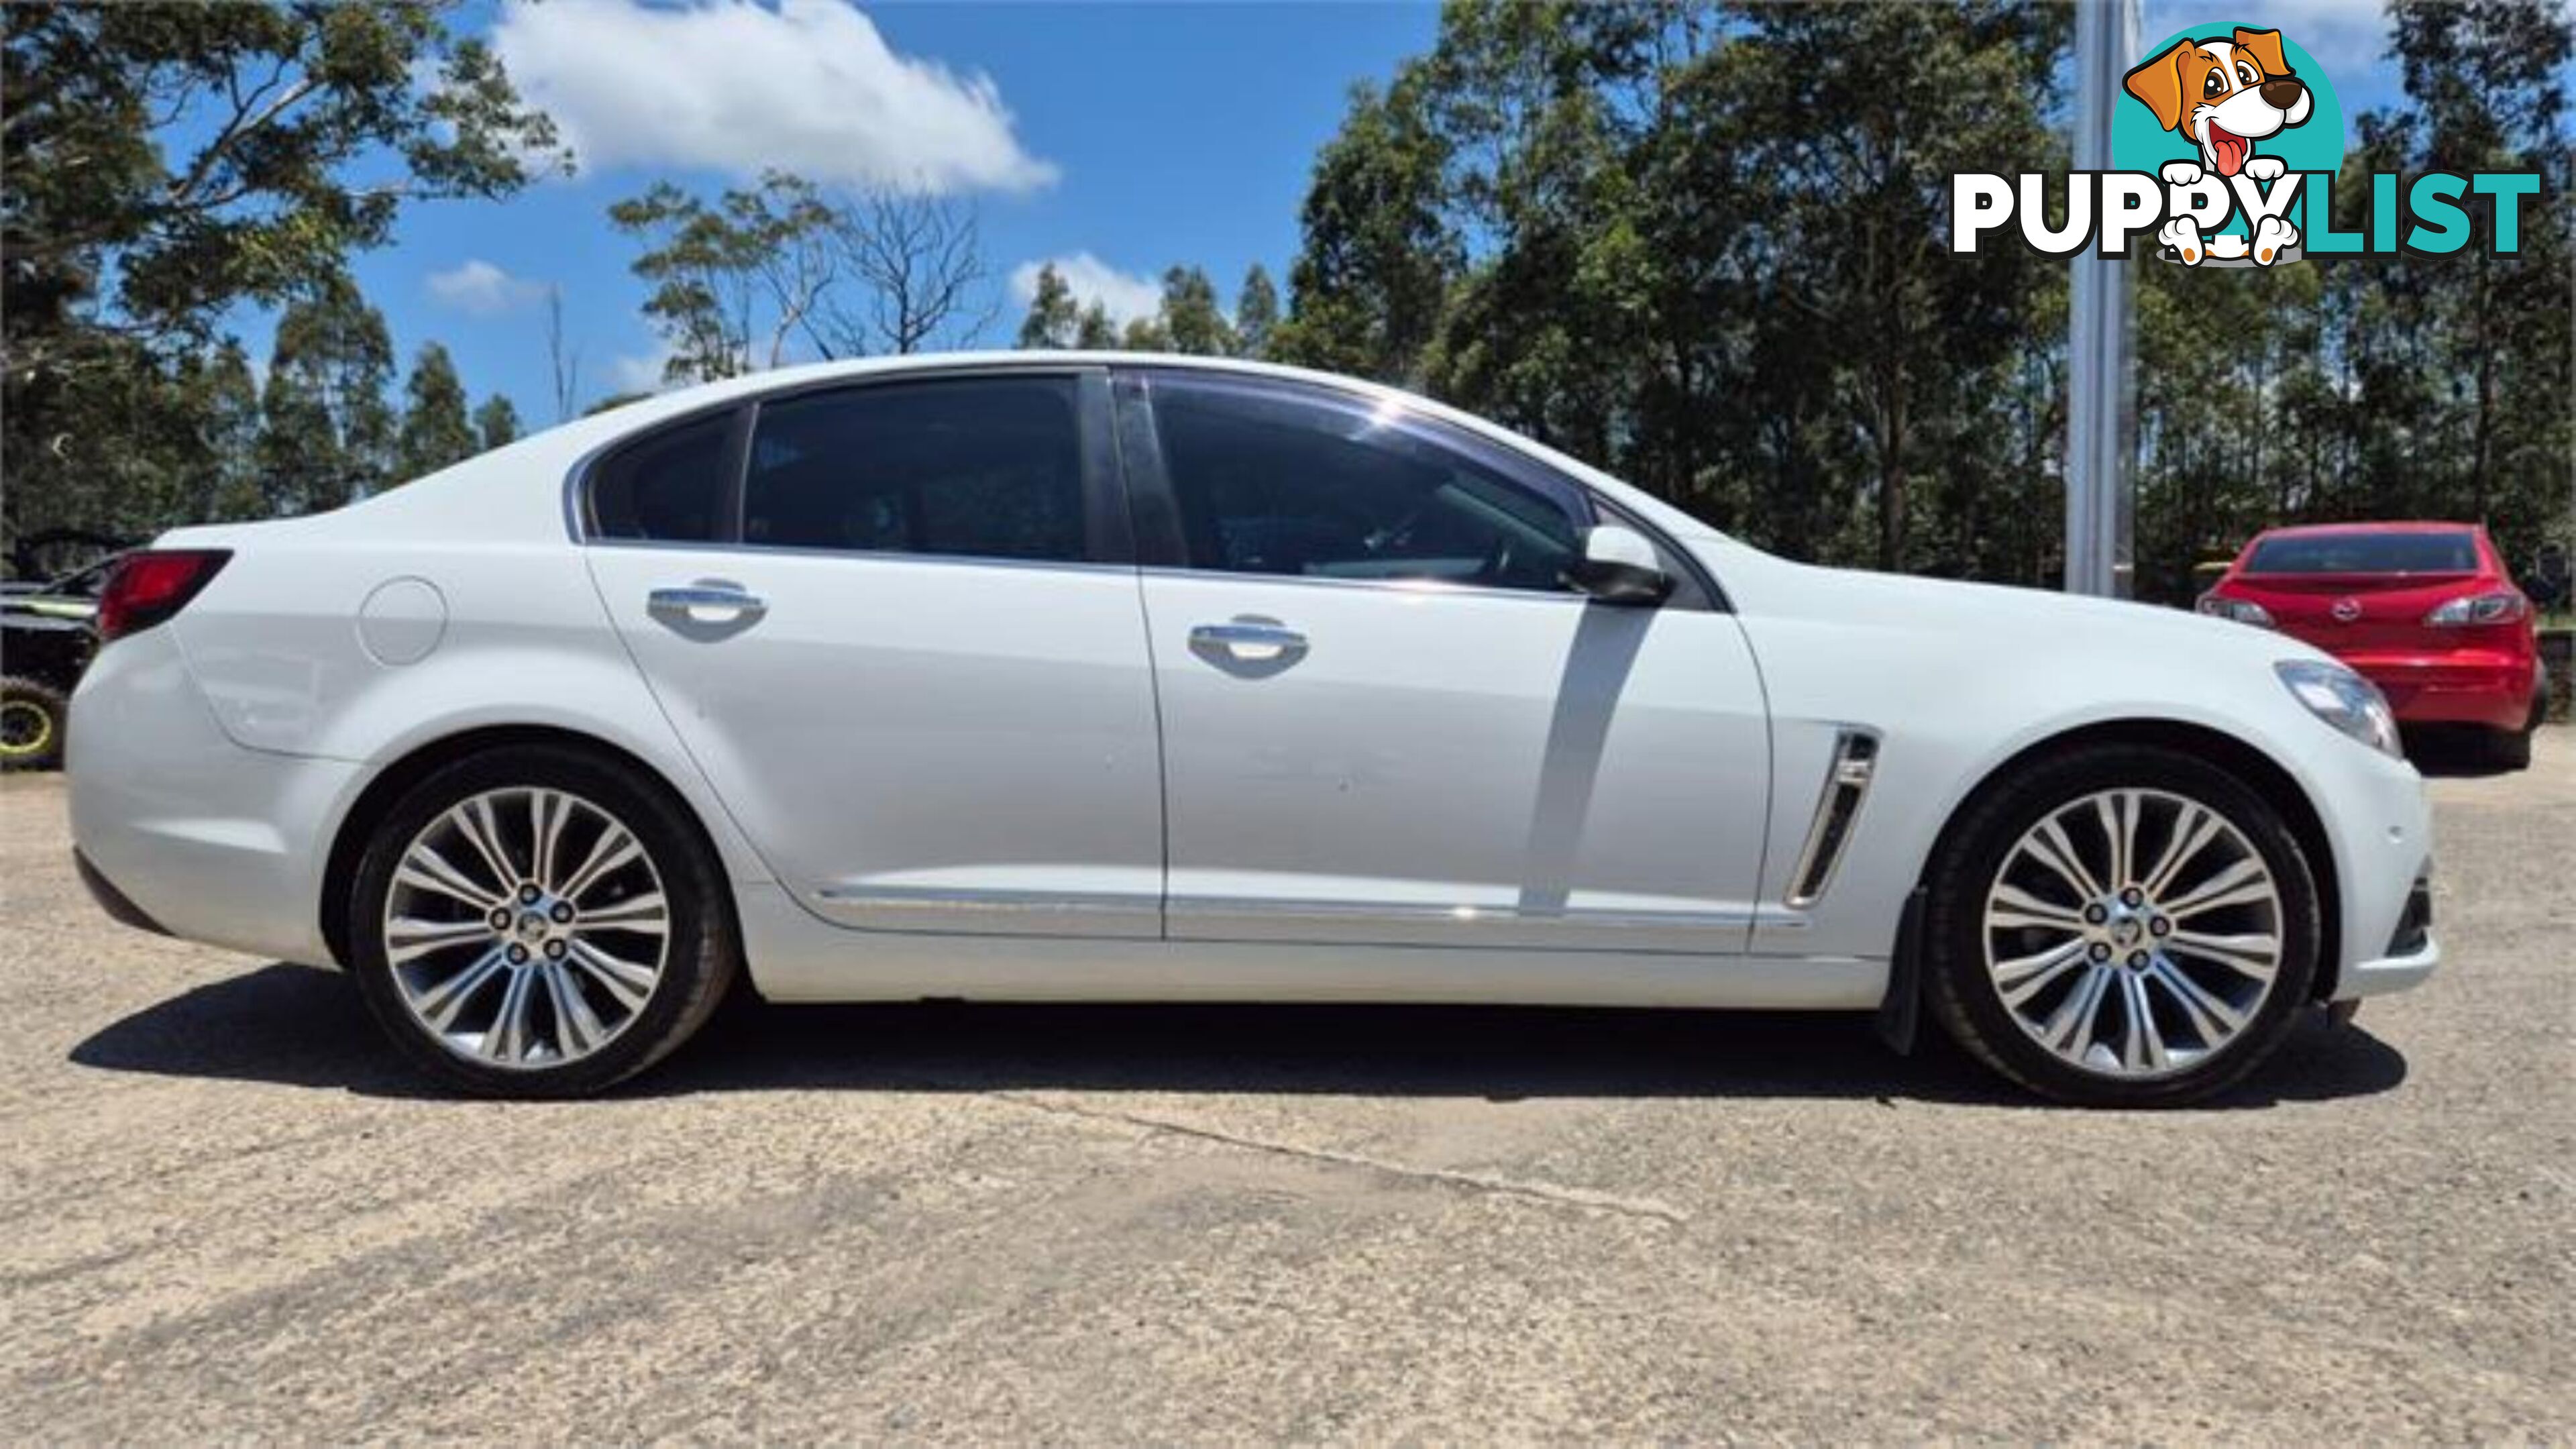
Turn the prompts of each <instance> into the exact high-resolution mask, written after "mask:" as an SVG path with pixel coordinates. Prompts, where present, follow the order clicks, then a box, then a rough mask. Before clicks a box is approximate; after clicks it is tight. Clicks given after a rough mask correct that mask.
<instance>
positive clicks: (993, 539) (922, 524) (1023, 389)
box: [742, 378, 1083, 559]
mask: <svg viewBox="0 0 2576 1449" xmlns="http://www.w3.org/2000/svg"><path fill="white" fill-rule="evenodd" d="M1075 408H1076V404H1075V389H1074V382H1073V380H1072V379H1071V378H961V379H957V380H953V381H946V382H926V383H902V384H888V385H882V386H876V387H864V388H852V389H849V390H847V391H842V392H827V393H815V394H811V395H809V396H805V397H796V398H788V399H786V400H784V401H781V402H774V403H764V404H762V406H761V409H760V421H759V424H758V426H757V427H756V428H755V430H754V432H753V435H752V444H751V472H750V475H749V476H748V477H747V478H746V479H745V480H744V485H743V520H742V536H743V541H744V542H745V543H750V544H768V545H771V546H775V547H781V548H839V549H867V550H873V551H878V552H887V553H931V554H962V555H966V556H969V557H978V558H1017V559H1079V558H1081V557H1083V530H1082V517H1083V508H1082V445H1081V437H1080V432H1079V428H1078V425H1077V423H1076V416H1077V414H1076V410H1075Z"/></svg>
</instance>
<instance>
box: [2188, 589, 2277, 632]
mask: <svg viewBox="0 0 2576 1449" xmlns="http://www.w3.org/2000/svg"><path fill="white" fill-rule="evenodd" d="M2200 612H2202V613H2204V614H2207V615H2208V616H2210V617H2211V618H2213V619H2233V620H2235V621H2236V622H2237V623H2239V624H2253V625H2256V626H2259V627H2261V628H2265V629H2269V628H2271V627H2272V611H2271V610H2269V609H2266V608H2264V607H2263V606H2262V605H2261V604H2258V603H2256V602H2254V601H2253V600H2252V599H2231V598H2229V597H2227V596H2226V595H2225V594H2203V595H2201V596H2200Z"/></svg>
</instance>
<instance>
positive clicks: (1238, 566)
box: [1153, 379, 1578, 590]
mask: <svg viewBox="0 0 2576 1449" xmlns="http://www.w3.org/2000/svg"><path fill="white" fill-rule="evenodd" d="M1153 397H1154V419H1155V425H1156V428H1157V429H1158V431H1159V433H1160V438H1161V442H1162V449H1163V464H1164V468H1165V470H1166V471H1167V472H1168V473H1169V475H1170V477H1171V481H1172V491H1173V494H1174V500H1175V502H1176V503H1177V504H1178V505H1179V508H1180V514H1181V529H1182V533H1183V535H1184V536H1185V538H1186V541H1187V543H1188V547H1189V555H1190V563H1191V566H1192V567H1194V568H1202V569H1219V570H1224V571H1226V572H1230V573H1248V574H1284V575H1290V576H1294V577H1300V578H1336V579H1437V580H1442V581H1446V582H1450V583H1459V584H1475V585H1480V586H1483V587H1487V588H1508V589H1543V590H1555V589H1559V588H1562V587H1563V585H1562V584H1561V583H1560V582H1559V575H1560V574H1561V573H1562V572H1563V571H1564V569H1565V566H1566V565H1567V563H1568V562H1570V561H1571V560H1572V558H1573V557H1574V555H1575V552H1576V547H1577V545H1576V531H1577V528H1578V525H1577V524H1576V522H1575V520H1574V519H1573V517H1571V516H1570V515H1569V513H1568V512H1567V510H1566V508H1565V507H1563V506H1561V505H1560V504H1559V503H1557V502H1556V501H1555V500H1553V499H1551V498H1549V497H1547V496H1546V495H1544V494H1542V493H1539V492H1535V491H1533V490H1531V489H1530V488H1527V487H1524V486H1522V485H1521V484H1519V483H1518V482H1515V481H1513V480H1512V479H1510V478H1507V477H1505V476H1504V475H1503V474H1501V473H1500V472H1498V471H1496V470H1495V469H1494V468H1491V467H1488V466H1486V465H1485V464H1484V463H1482V462H1480V461H1478V460H1477V459H1476V458H1475V457H1473V456H1471V455H1470V454H1468V453H1467V452H1465V451H1462V450H1461V449H1460V448H1459V447H1458V446H1456V445H1454V444H1452V443H1451V442H1450V441H1449V440H1448V439H1447V438H1446V437H1445V436H1444V435H1443V430H1440V429H1438V428H1437V427H1436V425H1432V424H1429V423H1426V422H1425V421H1423V420H1421V419H1417V418H1412V417H1408V416H1405V415H1403V414H1402V413H1400V412H1394V411H1391V410H1388V409H1385V408H1381V407H1378V406H1376V405H1374V404H1372V403H1370V402H1368V401H1366V400H1363V399H1357V398H1344V397H1339V396H1333V395H1328V394H1320V393H1305V392H1295V391H1288V390H1283V389H1278V388H1275V387H1265V386H1260V385H1251V386H1246V385H1243V384H1225V383H1211V382H1203V381H1197V380H1191V379H1175V380H1157V381H1156V382H1155V384H1154V392H1153Z"/></svg>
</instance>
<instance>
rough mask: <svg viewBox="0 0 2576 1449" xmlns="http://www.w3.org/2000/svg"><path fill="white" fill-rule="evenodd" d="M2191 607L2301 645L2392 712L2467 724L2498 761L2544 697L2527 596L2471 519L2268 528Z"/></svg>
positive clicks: (2525, 742) (2534, 719)
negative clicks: (2369, 686)
mask: <svg viewBox="0 0 2576 1449" xmlns="http://www.w3.org/2000/svg"><path fill="white" fill-rule="evenodd" d="M2200 612H2202V613H2204V614H2214V615H2217V616H2218V617H2220V618H2223V619H2234V620H2237V621H2238V622H2240V623H2246V624H2259V625H2261V626H2263V627H2264V628H2267V629H2278V630H2280V631H2281V632H2282V633H2284V634H2287V635H2289V636H2291V637H2292V638H2294V639H2300V640H2304V641H2306V642H2307V643H2310V644H2314V645H2316V646H2317V647H2318V648H2320V649H2323V650H2325V651H2326V652H2327V653H2329V654H2332V655H2334V656H2335V657H2337V658H2339V659H2341V660H2343V661H2344V662H2345V663H2346V664H2349V665H2351V666H2352V667H2353V668H2354V669H2356V670H2359V671H2360V672H2361V674H2362V675H2363V676H2364V677H2365V678H2367V679H2369V680H2370V682H2371V683H2373V684H2376V685H2378V686H2379V689H2380V692H2381V693H2383V694H2385V695H2387V696H2388V703H2389V705H2390V706H2391V707H2392V708H2394V709H2395V710H2396V712H2397V718H2398V719H2399V720H2400V721H2401V722H2403V723H2406V724H2417V725H2429V724H2441V725H2475V726H2480V727H2482V728H2484V729H2485V730H2487V731H2488V734H2487V735H2486V738H2487V740H2488V741H2489V742H2490V744H2491V747H2492V752H2493V754H2494V756H2495V757H2496V759H2497V760H2498V761H2499V762H2500V763H2503V764H2507V765H2527V764H2529V763H2530V762H2531V733H2532V731H2533V730H2535V729H2537V728H2538V727H2539V725H2540V715H2541V709H2542V700H2543V699H2544V698H2545V695H2544V693H2543V691H2542V689H2541V673H2540V648H2539V643H2538V641H2537V640H2536V639H2535V638H2534V636H2533V633H2532V617H2531V601H2530V600H2529V599H2526V598H2524V597H2523V595H2522V591H2521V590H2520V589H2517V588H2515V587H2514V585H2513V578H2512V576H2511V575H2510V574H2508V573H2506V572H2505V567H2504V561H2503V560H2502V559H2501V558H2499V557H2498V556H2497V554H2496V548H2495V543H2494V541H2493V540H2491V539H2489V538H2488V537H2487V531H2486V530H2485V529H2483V528H2480V527H2478V526H2476V525H2474V524H2466V523H2337V524H2319V525H2312V526H2309V527H2305V528H2275V529H2272V530H2271V531H2269V532H2267V533H2264V534H2261V535H2259V536H2257V537H2256V538H2255V540H2254V541H2253V542H2252V543H2249V544H2247V545H2246V546H2245V551H2244V552H2243V553H2241V554H2238V555H2237V557H2236V562H2235V563H2234V564H2232V565H2230V566H2229V567H2228V570H2227V572H2226V574H2225V575H2224V576H2222V577H2221V578H2220V579H2219V580H2218V582H2217V583H2216V584H2214V585H2212V586H2211V587H2210V590H2209V592H2208V593H2205V594H2203V595H2201V596H2200Z"/></svg>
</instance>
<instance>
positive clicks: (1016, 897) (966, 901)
mask: <svg viewBox="0 0 2576 1449" xmlns="http://www.w3.org/2000/svg"><path fill="white" fill-rule="evenodd" d="M814 896H815V898H816V899H817V900H822V901H828V902H830V903H831V904H833V905H836V906H856V907H860V908H862V909H865V908H873V907H890V908H900V909H903V910H924V909H927V910H937V911H958V912H973V911H1003V912H1020V911H1048V912H1055V911H1121V912H1128V913H1133V912H1136V911H1155V910H1160V909H1161V908H1162V904H1163V902H1162V899H1161V898H1160V897H1158V896H1149V895H1089V896H1065V895H1053V894H1050V893H1048V892H1045V891H1003V890H995V891H985V890H970V889H961V888H950V887H936V886H919V887H910V886H902V887H884V888H871V889H865V890H854V889H825V890H818V891H816V892H815V893H814Z"/></svg>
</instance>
